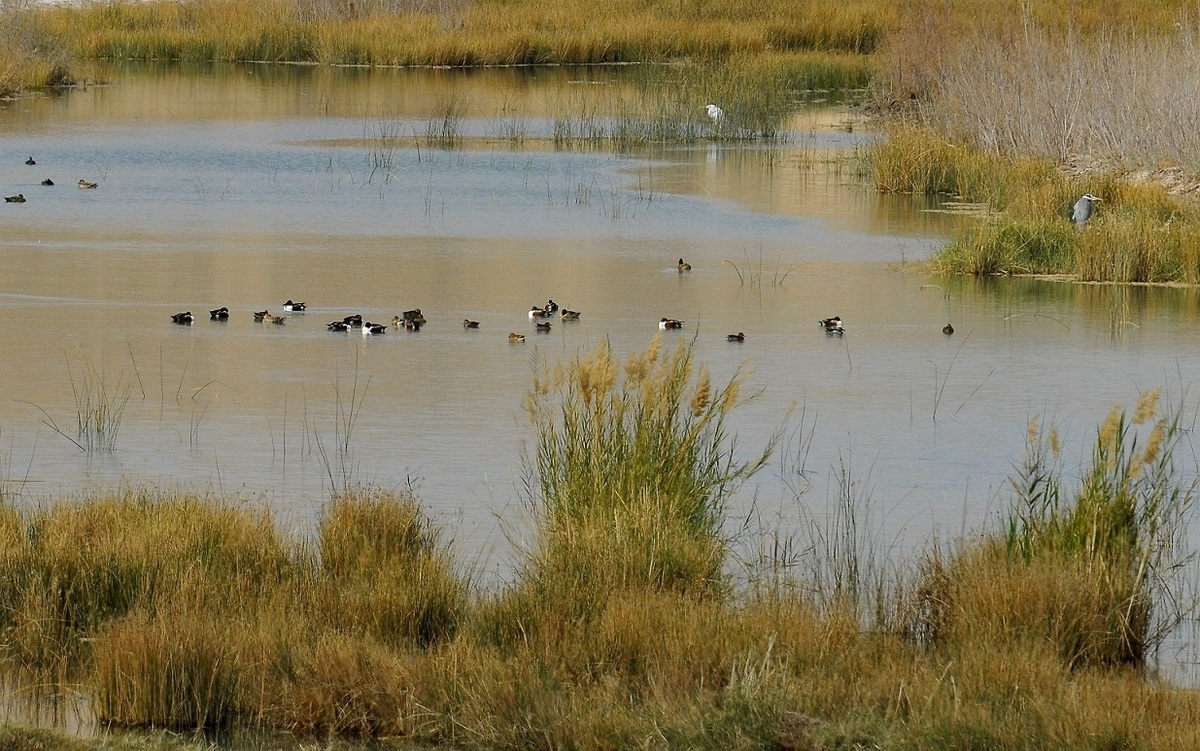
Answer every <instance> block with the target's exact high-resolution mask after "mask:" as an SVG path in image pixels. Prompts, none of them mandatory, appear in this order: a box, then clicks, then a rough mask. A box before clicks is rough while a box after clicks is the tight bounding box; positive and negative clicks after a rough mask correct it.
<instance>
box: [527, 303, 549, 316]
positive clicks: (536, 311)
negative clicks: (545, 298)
mask: <svg viewBox="0 0 1200 751" xmlns="http://www.w3.org/2000/svg"><path fill="white" fill-rule="evenodd" d="M549 316H550V312H549V311H547V310H546V309H545V308H539V307H538V306H536V305H534V306H533V307H532V308H530V309H529V318H530V319H534V318H548V317H549Z"/></svg>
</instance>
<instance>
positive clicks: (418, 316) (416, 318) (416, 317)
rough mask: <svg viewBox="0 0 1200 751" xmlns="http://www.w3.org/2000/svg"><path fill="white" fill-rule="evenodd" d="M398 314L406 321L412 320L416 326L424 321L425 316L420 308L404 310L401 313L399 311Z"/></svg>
mask: <svg viewBox="0 0 1200 751" xmlns="http://www.w3.org/2000/svg"><path fill="white" fill-rule="evenodd" d="M400 316H401V318H403V319H404V320H405V321H406V322H412V323H415V324H417V325H418V326H421V325H422V324H424V323H426V321H425V316H424V315H423V314H422V313H421V309H420V308H414V309H412V310H406V311H404V312H403V313H401V314H400Z"/></svg>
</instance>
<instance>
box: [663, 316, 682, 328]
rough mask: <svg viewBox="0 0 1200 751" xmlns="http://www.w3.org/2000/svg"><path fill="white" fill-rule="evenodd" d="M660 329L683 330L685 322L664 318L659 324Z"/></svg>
mask: <svg viewBox="0 0 1200 751" xmlns="http://www.w3.org/2000/svg"><path fill="white" fill-rule="evenodd" d="M658 327H659V328H660V329H681V328H683V321H680V320H678V319H675V318H662V319H660V320H659V322H658Z"/></svg>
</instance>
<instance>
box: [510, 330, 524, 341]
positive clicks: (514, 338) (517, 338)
mask: <svg viewBox="0 0 1200 751" xmlns="http://www.w3.org/2000/svg"><path fill="white" fill-rule="evenodd" d="M508 340H509V341H510V342H512V343H513V344H520V343H523V342H524V341H525V335H524V334H518V333H517V332H515V331H510V332H508Z"/></svg>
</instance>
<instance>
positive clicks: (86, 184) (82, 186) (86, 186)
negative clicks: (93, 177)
mask: <svg viewBox="0 0 1200 751" xmlns="http://www.w3.org/2000/svg"><path fill="white" fill-rule="evenodd" d="M75 185H76V187H78V188H80V189H81V190H91V189H92V188H97V187H99V186H100V183H89V182H88V181H87V180H80V181H79V182H77V183H75Z"/></svg>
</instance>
